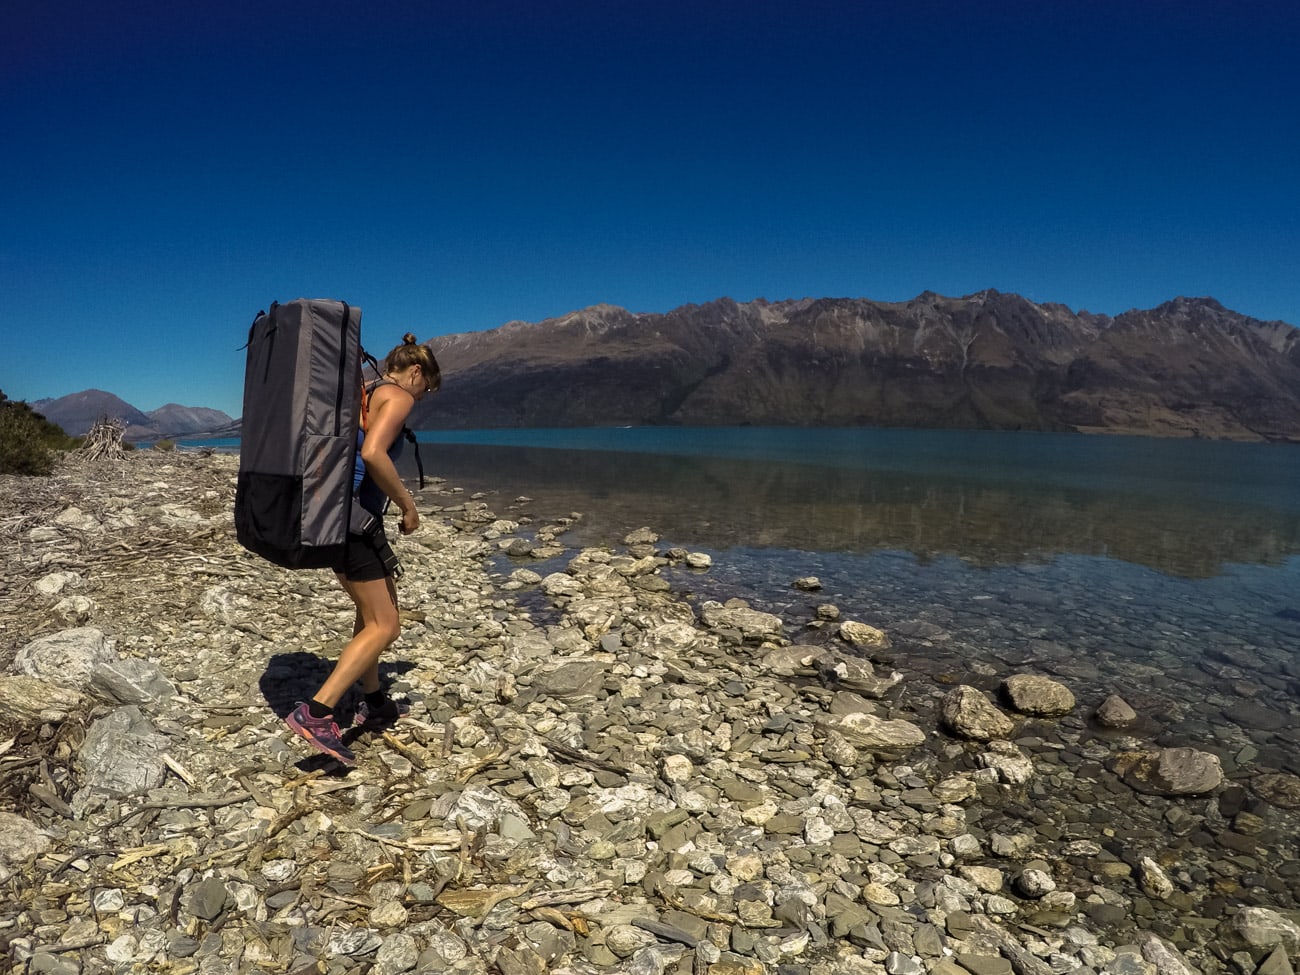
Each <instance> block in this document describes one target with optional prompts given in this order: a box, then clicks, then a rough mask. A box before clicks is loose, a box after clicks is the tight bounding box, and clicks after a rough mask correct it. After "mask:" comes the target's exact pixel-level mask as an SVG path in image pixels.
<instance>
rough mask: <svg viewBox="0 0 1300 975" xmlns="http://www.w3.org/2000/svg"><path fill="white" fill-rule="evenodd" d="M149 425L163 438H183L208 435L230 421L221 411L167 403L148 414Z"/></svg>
mask: <svg viewBox="0 0 1300 975" xmlns="http://www.w3.org/2000/svg"><path fill="white" fill-rule="evenodd" d="M146 415H147V416H148V417H149V420H150V425H151V426H153V427H155V428H157V429H158V430H159V431H166V432H165V433H162V436H164V437H185V436H191V435H193V434H196V433H208V432H209V431H211V430H216V429H217V428H218V427H224V426H228V425H229V424H230V423H231V422H232V421H231V419H230V417H229V416H228V415H227V414H225V413H223V412H221V410H213V409H209V408H208V407H206V406H181V405H179V404H177V403H168V404H167V405H165V406H160V407H158V409H156V410H150V411H149V412H148V414H146Z"/></svg>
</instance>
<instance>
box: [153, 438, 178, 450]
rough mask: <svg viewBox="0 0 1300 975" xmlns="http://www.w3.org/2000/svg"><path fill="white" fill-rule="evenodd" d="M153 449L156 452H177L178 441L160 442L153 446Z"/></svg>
mask: <svg viewBox="0 0 1300 975" xmlns="http://www.w3.org/2000/svg"><path fill="white" fill-rule="evenodd" d="M153 449H154V450H175V449H176V441H175V440H159V441H158V442H157V443H156V444H154V445H153Z"/></svg>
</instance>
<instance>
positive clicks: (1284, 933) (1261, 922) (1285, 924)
mask: <svg viewBox="0 0 1300 975" xmlns="http://www.w3.org/2000/svg"><path fill="white" fill-rule="evenodd" d="M1232 931H1233V933H1234V934H1236V936H1237V937H1238V938H1240V939H1241V941H1242V942H1243V943H1245V944H1246V945H1247V946H1248V947H1251V948H1272V947H1274V946H1275V945H1281V946H1282V947H1283V948H1285V949H1286V950H1287V952H1288V953H1290V954H1295V953H1296V952H1297V951H1300V925H1297V924H1296V923H1295V922H1294V921H1291V920H1289V919H1288V918H1286V917H1285V916H1283V915H1282V914H1280V913H1278V912H1277V911H1274V910H1272V909H1270V908H1267V907H1243V908H1242V909H1241V910H1240V911H1238V912H1237V914H1236V915H1235V916H1234V917H1233V919H1232Z"/></svg>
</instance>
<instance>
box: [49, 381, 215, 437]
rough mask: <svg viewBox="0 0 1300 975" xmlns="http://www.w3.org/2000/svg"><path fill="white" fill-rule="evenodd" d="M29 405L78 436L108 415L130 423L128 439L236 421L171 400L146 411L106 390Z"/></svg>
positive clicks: (184, 433) (201, 430) (194, 431)
mask: <svg viewBox="0 0 1300 975" xmlns="http://www.w3.org/2000/svg"><path fill="white" fill-rule="evenodd" d="M29 405H30V406H31V408H32V409H33V410H35V411H36V412H37V413H40V414H41V415H42V416H44V417H45V418H46V419H47V420H49V421H50V422H51V423H57V424H58V425H59V426H60V427H62V428H63V431H64V432H65V433H67V434H69V435H70V436H74V437H80V436H82V435H83V434H85V433H87V432H88V431H89V430H90V428H91V427H93V426H94V425H95V424H96V423H97V422H98V421H99V419H100V418H101V417H106V416H107V417H112V418H115V419H118V420H121V421H123V422H124V423H125V424H126V431H125V432H124V434H123V436H124V437H125V438H126V439H127V440H156V439H160V438H163V437H188V436H195V435H202V434H207V433H209V432H210V431H212V430H216V429H218V428H221V427H227V426H229V425H230V424H232V423H234V422H235V421H233V420H231V418H230V417H229V416H227V415H226V414H225V413H223V412H221V411H220V410H213V409H208V408H207V407H202V406H179V405H177V404H176V403H168V404H167V405H166V406H161V407H159V408H158V409H156V410H150V411H149V412H148V413H142V412H141V411H140V410H138V409H136V408H135V407H134V406H132V405H131V404H130V403H127V402H125V401H123V400H121V399H119V398H118V397H117V396H114V395H113V394H112V393H106V392H104V391H103V390H102V389H85V390H82V391H81V392H79V393H70V394H68V395H67V396H60V397H59V398H58V399H42V400H36V401H35V402H33V403H31V404H29Z"/></svg>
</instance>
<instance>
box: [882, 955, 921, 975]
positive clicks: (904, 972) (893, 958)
mask: <svg viewBox="0 0 1300 975" xmlns="http://www.w3.org/2000/svg"><path fill="white" fill-rule="evenodd" d="M885 971H887V972H888V973H889V975H922V973H923V972H924V971H925V967H924V966H923V965H922V964H921V963H920V961H918V960H917V959H916V958H913V957H912V956H911V955H905V954H903V953H902V952H900V951H891V952H890V953H889V954H888V955H886V956H885Z"/></svg>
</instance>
